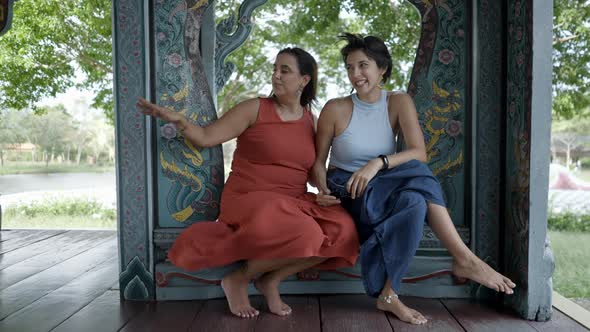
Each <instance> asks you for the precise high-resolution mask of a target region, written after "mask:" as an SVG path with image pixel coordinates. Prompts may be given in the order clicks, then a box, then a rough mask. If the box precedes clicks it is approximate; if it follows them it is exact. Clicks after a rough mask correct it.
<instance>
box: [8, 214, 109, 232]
mask: <svg viewBox="0 0 590 332" xmlns="http://www.w3.org/2000/svg"><path fill="white" fill-rule="evenodd" d="M2 228H3V229H15V228H34V229H35V228H37V229H113V230H114V229H117V221H116V220H112V219H102V218H99V219H94V218H92V217H86V216H36V217H26V216H15V217H12V218H6V220H5V218H2Z"/></svg>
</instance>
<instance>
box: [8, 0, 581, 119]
mask: <svg viewBox="0 0 590 332" xmlns="http://www.w3.org/2000/svg"><path fill="white" fill-rule="evenodd" d="M241 2H242V1H241V0H232V1H229V0H223V1H221V0H220V1H217V8H218V9H217V11H218V13H228V12H229V11H230V10H235V9H236V7H237V6H238V5H239V4H240V3H241ZM553 3H554V38H553V44H554V53H553V58H554V66H553V67H554V78H553V94H554V98H553V100H554V101H553V112H554V115H555V116H556V117H557V118H571V117H572V116H573V115H574V114H579V112H580V110H582V109H584V108H585V107H586V106H588V105H589V104H590V97H589V96H590V93H589V90H588V89H590V84H588V83H590V53H589V52H588V49H589V47H588V46H589V45H588V41H589V40H590V31H589V30H590V6H588V5H587V3H588V1H578V0H562V1H554V2H553ZM277 13H282V14H277ZM255 16H256V17H257V22H258V26H257V27H255V29H254V31H253V33H252V35H251V36H250V38H249V39H248V41H247V42H246V45H244V46H243V47H242V48H240V49H238V50H237V51H236V52H234V53H233V54H231V55H230V57H229V58H228V60H231V61H233V62H235V63H236V64H237V67H238V68H239V74H236V76H234V77H233V79H232V81H229V82H228V84H227V85H226V88H225V90H223V91H220V98H219V99H218V101H219V106H220V107H219V110H220V111H224V110H226V109H227V108H228V107H229V106H231V105H232V104H234V103H235V102H236V101H237V100H241V97H246V96H252V95H255V94H257V93H258V92H264V91H263V90H264V88H265V84H268V77H269V76H268V75H270V68H271V66H270V64H271V61H272V59H266V56H265V54H266V53H267V52H268V50H278V49H279V48H281V47H284V46H287V45H297V46H301V47H303V48H305V49H308V50H310V51H311V52H312V53H313V54H314V55H316V56H317V59H318V61H319V65H320V69H321V75H320V79H321V81H320V96H325V94H326V92H327V91H326V89H328V88H329V87H330V86H331V85H329V84H335V85H336V86H337V87H338V90H339V91H338V93H339V94H344V93H346V92H347V90H348V87H347V80H346V77H345V76H344V75H345V73H344V71H343V70H342V61H341V59H340V55H339V53H338V49H339V47H338V46H339V45H340V44H338V39H337V38H336V36H337V35H338V34H339V33H341V32H343V31H352V32H360V33H367V34H375V35H378V36H380V37H382V38H383V39H384V40H385V41H386V43H387V44H388V46H389V47H390V50H391V52H392V56H393V59H394V68H393V75H392V78H391V81H390V84H389V85H388V86H387V88H389V89H405V88H406V86H407V83H408V80H409V74H410V72H409V68H410V67H411V65H412V63H413V60H414V56H415V54H414V52H413V50H415V49H416V46H417V43H418V38H419V33H420V17H419V14H418V12H417V10H416V9H415V8H414V7H413V6H412V5H411V4H410V3H409V2H407V1H403V0H388V1H385V0H381V1H369V0H343V1H339V0H305V1H292V0H269V1H268V2H267V3H266V4H265V5H264V6H262V7H261V8H260V9H258V10H257V12H256V14H255ZM0 43H1V45H2V47H0V109H1V108H14V109H23V108H27V107H31V108H35V103H37V102H38V101H39V100H41V99H42V98H44V97H47V96H55V95H56V94H57V93H60V92H64V91H66V89H67V88H68V87H71V86H78V87H80V88H85V89H91V90H93V91H95V92H96V93H97V96H96V98H95V100H94V105H93V106H94V107H97V108H101V109H103V110H104V111H105V113H106V115H107V119H109V120H110V121H111V122H112V121H113V100H112V68H111V63H112V48H111V1H110V0H19V1H16V2H15V5H14V21H13V25H12V29H11V30H10V31H8V32H7V33H6V34H5V35H4V36H2V37H0ZM409 50H412V51H409ZM76 69H80V70H81V71H82V72H83V73H84V75H85V77H84V78H83V80H82V81H81V82H77V81H76V78H75V77H74V76H75V75H74V74H75V72H76ZM238 75H239V76H238Z"/></svg>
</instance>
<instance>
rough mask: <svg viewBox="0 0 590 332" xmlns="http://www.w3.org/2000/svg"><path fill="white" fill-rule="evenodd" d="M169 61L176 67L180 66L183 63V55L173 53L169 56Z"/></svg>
mask: <svg viewBox="0 0 590 332" xmlns="http://www.w3.org/2000/svg"><path fill="white" fill-rule="evenodd" d="M168 63H169V64H170V65H171V66H172V67H174V68H178V67H180V65H182V57H181V56H180V54H178V53H172V54H170V55H169V56H168Z"/></svg>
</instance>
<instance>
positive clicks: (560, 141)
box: [551, 112, 590, 168]
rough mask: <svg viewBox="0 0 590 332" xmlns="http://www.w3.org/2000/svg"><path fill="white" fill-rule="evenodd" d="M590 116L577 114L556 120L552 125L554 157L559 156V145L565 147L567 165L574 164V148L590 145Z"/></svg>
mask: <svg viewBox="0 0 590 332" xmlns="http://www.w3.org/2000/svg"><path fill="white" fill-rule="evenodd" d="M582 113H584V114H585V113H586V112H582ZM589 138H590V117H588V116H580V115H577V116H576V117H575V118H573V119H569V120H558V121H554V122H553V124H552V126H551V153H552V154H553V159H555V158H556V156H557V150H558V149H559V146H561V147H562V148H565V154H566V158H565V159H566V160H565V163H566V166H567V167H568V168H570V166H571V164H572V157H571V153H572V151H573V150H575V149H578V148H583V147H589V146H590V141H589V140H588V139H589Z"/></svg>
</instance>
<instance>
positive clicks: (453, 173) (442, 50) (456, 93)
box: [408, 0, 471, 228]
mask: <svg viewBox="0 0 590 332" xmlns="http://www.w3.org/2000/svg"><path fill="white" fill-rule="evenodd" d="M408 1H409V2H410V3H412V4H413V5H414V6H416V8H418V10H419V12H420V14H421V17H422V32H421V37H420V44H419V45H418V50H416V60H415V62H414V67H413V69H412V76H411V79H410V84H409V87H408V93H409V94H410V95H411V96H412V97H413V98H414V103H415V104H416V110H417V111H418V117H419V121H420V124H421V125H422V130H423V133H424V141H425V143H426V147H427V149H426V151H427V153H428V162H429V165H430V167H431V169H432V170H433V173H434V174H435V175H436V176H437V178H438V179H439V181H440V182H441V185H442V188H443V191H444V194H445V201H446V202H447V207H448V209H449V212H450V215H451V218H452V219H453V222H454V223H455V225H457V226H463V227H466V228H470V226H471V224H470V220H469V218H466V216H465V206H466V204H465V200H466V199H469V196H467V198H466V197H465V186H466V177H467V176H468V173H466V172H465V161H466V155H467V153H466V151H467V150H468V149H470V147H469V146H466V137H467V135H469V133H470V132H469V125H468V124H466V123H465V121H466V112H467V99H466V91H467V68H468V67H467V66H468V61H467V57H468V52H467V38H469V36H470V32H469V26H468V22H467V17H468V15H467V14H468V13H467V5H466V2H465V1H461V0H452V1H445V2H444V3H441V4H438V5H437V3H436V2H433V3H431V2H427V1H418V0H408Z"/></svg>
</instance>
